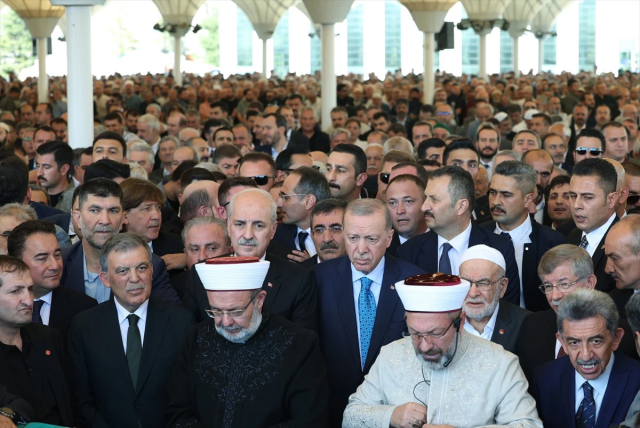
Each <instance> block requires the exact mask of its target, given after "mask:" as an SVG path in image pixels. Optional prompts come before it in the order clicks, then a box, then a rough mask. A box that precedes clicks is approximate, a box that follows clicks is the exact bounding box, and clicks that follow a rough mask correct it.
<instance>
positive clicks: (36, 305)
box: [31, 300, 44, 324]
mask: <svg viewBox="0 0 640 428" xmlns="http://www.w3.org/2000/svg"><path fill="white" fill-rule="evenodd" d="M42 305H44V300H34V301H33V313H32V314H31V321H33V322H34V323H36V324H42V316H40V310H41V309H42Z"/></svg>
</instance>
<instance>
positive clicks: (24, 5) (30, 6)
mask: <svg viewBox="0 0 640 428" xmlns="http://www.w3.org/2000/svg"><path fill="white" fill-rule="evenodd" d="M3 1H4V3H6V4H7V6H9V7H10V8H11V9H13V10H14V11H15V12H16V13H17V14H18V16H20V18H22V19H27V18H60V17H61V16H62V15H63V14H64V7H62V6H53V5H51V2H50V1H49V0H3Z"/></svg>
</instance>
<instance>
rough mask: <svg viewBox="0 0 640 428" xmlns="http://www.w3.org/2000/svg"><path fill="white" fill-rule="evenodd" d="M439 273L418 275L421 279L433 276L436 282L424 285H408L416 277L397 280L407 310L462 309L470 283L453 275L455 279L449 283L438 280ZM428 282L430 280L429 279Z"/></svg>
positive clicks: (451, 310) (397, 288) (438, 310)
mask: <svg viewBox="0 0 640 428" xmlns="http://www.w3.org/2000/svg"><path fill="white" fill-rule="evenodd" d="M438 275H442V274H423V275H417V277H419V278H421V279H427V280H428V279H429V277H430V276H431V277H432V278H433V279H435V280H436V281H434V283H431V284H429V283H427V284H423V285H407V284H405V281H406V282H412V281H411V280H412V279H415V278H416V277H409V278H407V279H406V280H405V281H400V282H397V283H396V285H395V287H396V290H397V291H398V295H399V296H400V300H401V301H402V304H403V305H404V308H405V310H407V311H412V312H453V311H458V310H460V309H462V303H463V302H464V299H465V297H466V296H467V293H468V292H469V288H470V286H471V285H470V284H469V282H468V281H465V280H461V279H460V278H458V277H457V276H453V277H452V278H453V280H451V281H450V282H448V283H444V282H438V278H437V277H438ZM427 282H428V281H427Z"/></svg>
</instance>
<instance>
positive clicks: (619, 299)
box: [609, 288, 633, 318]
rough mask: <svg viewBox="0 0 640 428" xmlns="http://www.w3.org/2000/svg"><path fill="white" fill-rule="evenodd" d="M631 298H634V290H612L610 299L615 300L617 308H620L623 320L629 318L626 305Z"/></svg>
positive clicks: (619, 311)
mask: <svg viewBox="0 0 640 428" xmlns="http://www.w3.org/2000/svg"><path fill="white" fill-rule="evenodd" d="M631 296H633V290H628V289H627V290H620V289H619V288H616V289H615V290H611V291H610V292H609V297H611V298H612V299H613V303H615V304H616V307H617V308H618V313H619V314H620V316H621V317H623V318H626V317H627V308H626V305H627V302H628V301H629V299H630V298H631Z"/></svg>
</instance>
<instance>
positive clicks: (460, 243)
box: [438, 221, 471, 275]
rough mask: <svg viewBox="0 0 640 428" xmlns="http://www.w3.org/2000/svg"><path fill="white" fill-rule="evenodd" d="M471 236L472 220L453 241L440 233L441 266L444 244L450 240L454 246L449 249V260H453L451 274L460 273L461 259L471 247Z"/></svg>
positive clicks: (439, 253) (439, 252) (439, 255)
mask: <svg viewBox="0 0 640 428" xmlns="http://www.w3.org/2000/svg"><path fill="white" fill-rule="evenodd" d="M470 236H471V221H469V226H467V228H466V229H465V230H464V231H462V233H460V234H459V235H458V236H456V237H455V238H453V239H452V240H451V241H447V240H446V239H444V238H443V237H442V236H440V235H438V266H440V257H442V246H443V245H444V244H445V243H446V242H448V243H449V244H451V246H452V247H453V248H451V250H449V261H450V262H451V274H452V275H458V274H459V273H460V259H461V258H462V254H463V253H464V252H465V251H467V248H469V237H470Z"/></svg>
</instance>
